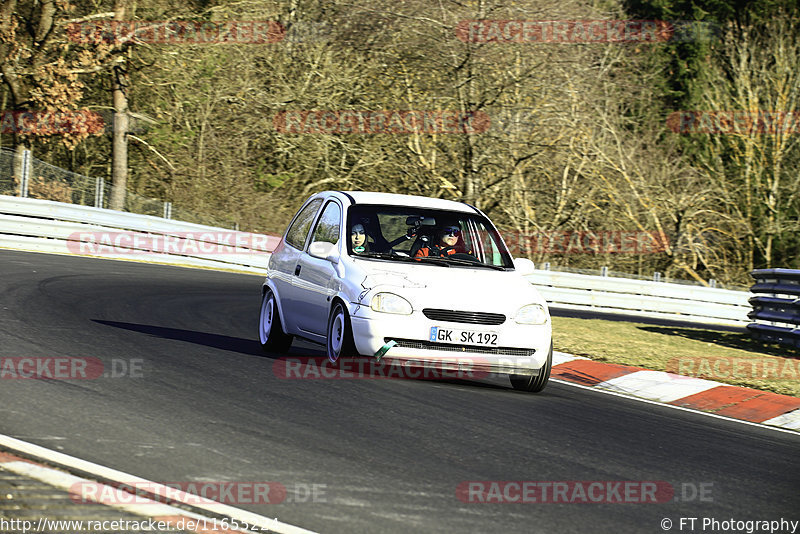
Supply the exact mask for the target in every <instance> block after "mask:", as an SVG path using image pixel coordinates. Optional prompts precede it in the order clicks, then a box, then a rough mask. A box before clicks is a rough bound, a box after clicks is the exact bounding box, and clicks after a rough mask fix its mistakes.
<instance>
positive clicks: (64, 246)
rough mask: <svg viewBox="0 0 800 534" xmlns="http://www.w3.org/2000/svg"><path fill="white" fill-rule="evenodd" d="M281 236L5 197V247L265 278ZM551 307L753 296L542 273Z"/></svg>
mask: <svg viewBox="0 0 800 534" xmlns="http://www.w3.org/2000/svg"><path fill="white" fill-rule="evenodd" d="M279 240H280V238H279V237H277V236H269V235H264V234H250V233H246V232H237V231H233V230H226V229H223V228H217V227H213V226H203V225H199V224H194V223H185V222H179V221H175V220H167V219H162V218H159V217H154V216H151V215H139V214H133V213H127V212H120V211H113V210H108V209H102V208H93V207H89V206H79V205H75V204H66V203H61V202H54V201H50V200H40V199H31V198H20V197H13V196H4V195H0V247H2V248H12V249H18V250H33V251H40V252H49V253H60V254H74V255H83V256H95V257H102V258H110V259H127V260H138V261H150V262H158V263H169V264H175V265H185V266H191V267H210V268H217V269H220V268H222V269H228V270H235V271H239V272H247V273H253V274H264V273H265V271H266V267H267V261H268V259H269V253H270V252H271V251H272V250H274V248H275V246H276V245H277V244H278V242H279ZM528 280H529V281H530V282H531V283H532V284H534V285H535V286H536V287H537V289H539V291H540V292H541V293H542V296H543V297H544V298H545V299H546V300H547V301H548V302H549V303H550V305H551V306H552V307H553V308H561V309H573V310H592V311H600V312H605V313H617V314H623V315H629V316H637V317H653V318H663V319H673V320H681V321H687V322H696V323H715V324H725V325H732V326H742V327H744V326H746V325H747V323H748V322H749V321H748V319H747V312H748V311H749V310H750V305H749V303H748V297H749V296H750V294H749V293H747V292H746V291H732V290H726V289H715V288H709V287H702V286H689V285H682V284H669V283H664V282H651V281H646V280H633V279H625V278H611V277H607V276H593V275H586V274H575V273H565V272H558V271H550V270H546V271H544V270H539V271H535V272H534V273H533V274H531V275H529V276H528Z"/></svg>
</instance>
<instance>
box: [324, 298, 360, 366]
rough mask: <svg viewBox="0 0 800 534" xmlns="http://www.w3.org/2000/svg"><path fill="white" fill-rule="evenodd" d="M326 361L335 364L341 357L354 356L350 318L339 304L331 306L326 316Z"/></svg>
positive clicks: (354, 349)
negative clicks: (328, 314)
mask: <svg viewBox="0 0 800 534" xmlns="http://www.w3.org/2000/svg"><path fill="white" fill-rule="evenodd" d="M325 348H326V352H327V353H328V359H329V360H330V361H332V362H334V363H335V362H336V360H338V359H339V358H340V357H341V356H345V357H349V356H355V355H356V348H355V344H354V343H353V330H352V329H351V327H350V317H349V316H348V315H347V311H345V309H344V306H343V305H342V303H341V302H337V303H336V304H334V305H333V309H332V310H331V314H330V316H328V336H327V340H326V343H325Z"/></svg>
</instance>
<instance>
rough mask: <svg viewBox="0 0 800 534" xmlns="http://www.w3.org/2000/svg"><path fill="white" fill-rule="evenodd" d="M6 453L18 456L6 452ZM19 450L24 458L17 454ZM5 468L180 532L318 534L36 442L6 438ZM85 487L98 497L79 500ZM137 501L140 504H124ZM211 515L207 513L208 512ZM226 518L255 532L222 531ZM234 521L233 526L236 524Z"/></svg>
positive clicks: (1, 457) (2, 443) (1, 456)
mask: <svg viewBox="0 0 800 534" xmlns="http://www.w3.org/2000/svg"><path fill="white" fill-rule="evenodd" d="M3 449H5V450H7V451H13V452H3ZM14 452H16V453H18V454H20V455H21V456H16V455H15V454H14ZM23 456H28V457H35V458H40V459H41V460H42V461H44V462H48V463H52V464H55V465H58V466H63V468H64V469H67V470H77V471H80V472H83V473H87V474H89V475H92V476H96V477H98V478H99V479H101V480H110V481H116V482H123V481H124V483H125V484H128V485H135V486H139V485H141V486H146V487H147V488H148V489H149V490H151V491H152V492H153V493H154V494H157V495H159V496H160V497H167V496H168V497H169V498H170V499H171V500H172V501H173V502H182V503H185V504H187V505H189V506H191V508H192V509H193V510H196V512H189V511H186V510H184V509H181V508H177V507H175V506H170V505H168V504H163V503H161V502H158V501H156V500H152V499H147V498H145V497H143V496H141V495H137V496H136V497H135V499H133V498H132V494H130V493H127V492H124V491H123V490H120V489H117V488H115V487H113V486H111V485H103V484H98V483H97V482H95V481H93V480H89V479H86V478H81V477H78V476H75V475H71V474H69V473H67V472H65V471H62V470H60V469H55V468H53V467H50V466H49V465H45V464H41V463H37V462H35V461H33V460H29V459H26V458H24V457H23ZM0 467H1V468H3V469H4V470H7V471H10V472H12V473H16V474H18V475H21V476H26V477H29V478H32V479H35V480H39V481H41V482H44V483H45V484H49V485H51V486H54V487H56V488H59V489H62V490H64V491H66V492H68V493H70V494H71V495H73V496H75V497H76V498H79V499H83V500H92V501H93V502H96V503H98V504H104V505H107V506H111V507H113V508H116V509H119V510H122V511H125V512H128V513H132V514H135V515H139V516H143V517H145V518H149V519H152V520H153V521H154V522H163V523H164V524H167V525H170V527H171V528H177V529H180V530H184V531H188V532H197V533H198V534H240V533H241V534H249V533H251V532H258V533H260V534H263V533H264V532H277V533H281V534H314V532H313V531H310V530H306V529H304V528H300V527H297V526H294V525H290V524H288V523H282V522H280V521H278V520H277V518H276V519H270V518H268V517H264V516H261V515H258V514H254V513H252V512H248V511H246V510H241V509H239V508H234V507H232V506H228V505H225V504H220V503H216V502H212V503H209V504H205V503H204V504H200V505H198V504H196V503H197V495H191V494H188V493H185V492H182V491H178V490H176V489H174V488H168V487H166V486H163V485H161V484H158V483H155V482H151V481H148V480H145V479H143V478H140V477H136V476H133V475H130V474H127V473H123V472H122V471H116V470H114V469H110V468H108V467H104V466H101V465H98V464H93V463H91V462H87V461H86V460H81V459H80V458H75V457H73V456H68V455H66V454H63V453H60V452H56V451H52V450H50V449H46V448H44V447H40V446H38V445H34V444H32V443H27V442H25V441H21V440H18V439H16V438H12V437H10V436H5V435H2V434H0ZM84 484H91V485H93V486H97V487H99V488H100V490H99V491H98V492H97V494H98V498H89V497H86V496H82V495H81V496H79V495H76V494H75V493H74V491H75V490H74V488H76V487H81V486H82V485H84ZM131 501H135V502H136V504H123V503H126V502H131ZM204 511H205V512H208V513H209V514H210V515H208V516H207V515H204V514H203V512H204ZM221 517H225V518H228V519H231V520H235V521H237V522H238V523H239V524H240V525H242V524H247V525H249V527H252V530H242V529H226V528H222V527H220V523H221V519H220V518H221ZM232 523H233V521H228V523H227V524H232ZM189 524H194V525H196V527H194V528H187V525H189ZM209 525H217V528H213V527H212V528H209Z"/></svg>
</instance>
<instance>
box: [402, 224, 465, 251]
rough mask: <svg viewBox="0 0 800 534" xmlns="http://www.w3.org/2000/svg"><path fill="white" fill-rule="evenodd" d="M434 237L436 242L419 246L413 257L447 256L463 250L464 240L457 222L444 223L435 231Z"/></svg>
mask: <svg viewBox="0 0 800 534" xmlns="http://www.w3.org/2000/svg"><path fill="white" fill-rule="evenodd" d="M436 237H437V242H436V243H433V244H430V245H425V246H424V247H422V248H420V249H419V250H418V251H417V253H416V254H415V255H414V257H415V258H423V257H426V256H449V255H451V254H455V253H456V252H464V250H463V249H464V242H463V240H462V239H461V228H459V226H458V224H455V223H454V224H446V225H444V226H443V227H442V228H441V229H440V230H439V231H438V232H436Z"/></svg>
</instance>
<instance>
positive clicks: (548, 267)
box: [544, 261, 550, 271]
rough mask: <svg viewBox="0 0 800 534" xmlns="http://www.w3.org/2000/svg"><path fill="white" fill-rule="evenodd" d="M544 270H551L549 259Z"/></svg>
mask: <svg viewBox="0 0 800 534" xmlns="http://www.w3.org/2000/svg"><path fill="white" fill-rule="evenodd" d="M544 270H545V271H549V270H550V262H549V261H546V262H544Z"/></svg>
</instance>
